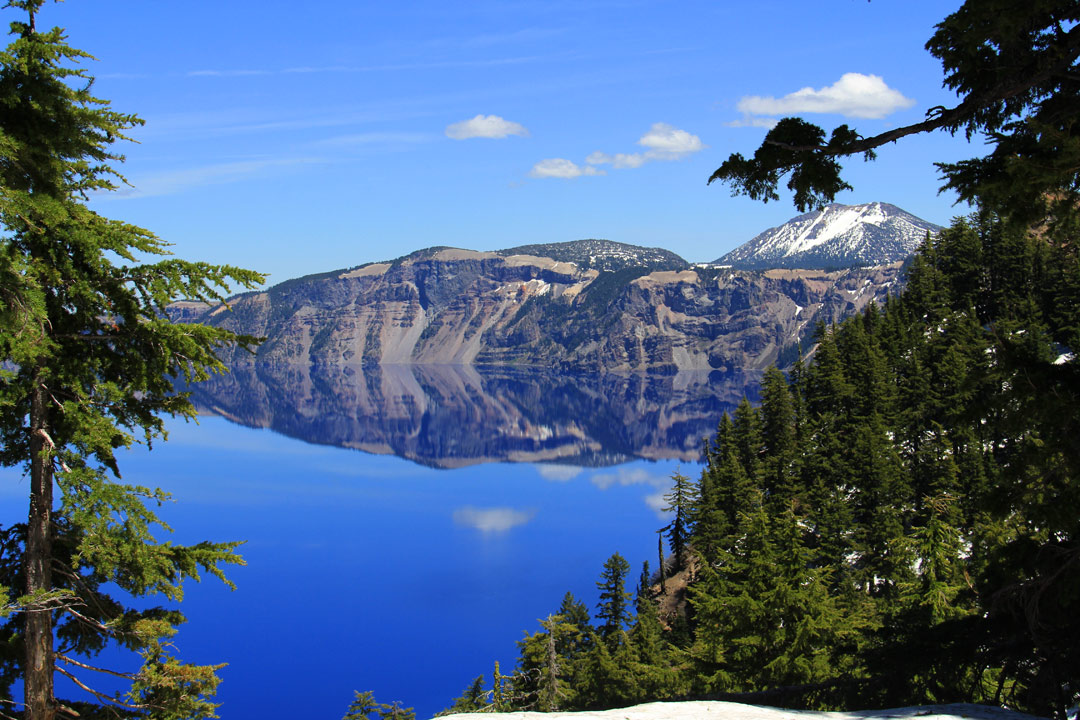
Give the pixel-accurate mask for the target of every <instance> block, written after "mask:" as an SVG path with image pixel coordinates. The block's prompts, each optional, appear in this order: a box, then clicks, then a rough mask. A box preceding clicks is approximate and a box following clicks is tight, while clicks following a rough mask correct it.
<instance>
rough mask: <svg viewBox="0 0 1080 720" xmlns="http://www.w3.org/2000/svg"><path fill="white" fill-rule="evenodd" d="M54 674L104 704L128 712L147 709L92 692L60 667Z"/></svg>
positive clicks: (144, 706) (91, 689)
mask: <svg viewBox="0 0 1080 720" xmlns="http://www.w3.org/2000/svg"><path fill="white" fill-rule="evenodd" d="M56 672H58V673H60V674H61V675H63V676H64V677H66V678H67V679H68V680H70V681H71V682H73V683H75V684H76V685H78V686H79V687H81V688H82V689H83V690H85V691H86V692H88V693H90V694H91V695H93V696H94V697H96V698H98V699H99V700H104V701H106V702H109V703H113V704H114V705H119V706H120V707H122V708H127V709H128V710H145V709H146V708H147V707H148V706H147V705H132V704H130V703H126V702H124V701H122V700H117V699H116V698H114V697H111V696H109V695H106V694H105V693H100V692H98V691H97V690H94V689H93V688H90V687H88V686H87V685H86V684H84V683H83V682H82V681H80V680H79V678H77V677H75V676H74V675H72V674H71V673H69V672H68V671H67V670H65V669H64V668H62V667H57V668H56Z"/></svg>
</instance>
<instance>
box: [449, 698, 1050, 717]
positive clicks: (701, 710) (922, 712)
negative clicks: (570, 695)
mask: <svg viewBox="0 0 1080 720" xmlns="http://www.w3.org/2000/svg"><path fill="white" fill-rule="evenodd" d="M445 717H447V718H453V719H454V720H500V719H501V720H864V719H869V718H875V719H876V718H880V719H882V720H885V719H891V718H918V719H919V720H961V719H968V720H1025V719H1030V718H1033V717H1034V716H1032V715H1025V714H1023V713H1018V712H1013V711H1012V710H1005V709H1002V708H995V707H990V706H989V705H970V704H954V705H923V706H919V707H907V708H895V709H891V710H866V711H857V712H815V711H810V710H783V709H780V708H770V707H760V706H757V705H743V704H740V703H732V702H714V701H695V702H670V703H665V702H654V703H647V704H645V705H635V706H633V707H628V708H619V709H616V710H596V711H587V712H556V713H541V712H513V713H461V714H458V715H447V716H445Z"/></svg>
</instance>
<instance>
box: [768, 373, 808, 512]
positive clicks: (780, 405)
mask: <svg viewBox="0 0 1080 720" xmlns="http://www.w3.org/2000/svg"><path fill="white" fill-rule="evenodd" d="M761 436H762V442H763V444H764V447H765V453H766V459H765V462H764V472H763V479H764V487H765V491H766V494H767V496H768V497H769V498H770V499H771V500H772V501H773V502H775V503H777V504H778V505H779V506H780V507H783V506H784V505H785V504H786V503H787V502H788V501H789V500H790V499H791V498H792V497H793V495H794V493H795V486H796V483H797V480H798V475H799V467H798V465H799V459H798V447H797V446H796V444H795V443H796V420H795V403H794V400H793V398H792V394H791V391H790V389H789V388H788V381H787V378H785V377H784V374H783V373H782V372H780V371H779V370H777V369H776V368H775V367H770V368H769V369H768V370H766V371H765V375H764V376H763V377H762V380H761Z"/></svg>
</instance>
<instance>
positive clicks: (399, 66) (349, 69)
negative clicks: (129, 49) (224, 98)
mask: <svg viewBox="0 0 1080 720" xmlns="http://www.w3.org/2000/svg"><path fill="white" fill-rule="evenodd" d="M575 57H579V54H578V53H569V52H564V53H554V54H548V55H515V56H510V57H494V58H481V59H473V60H433V61H426V62H405V63H386V64H381V65H300V66H295V67H288V68H278V69H270V68H260V69H256V68H218V69H213V68H205V69H200V70H190V71H188V72H187V73H184V74H185V75H186V76H187V77H223V78H225V77H253V76H259V75H290V74H313V73H320V74H330V73H374V72H399V71H404V70H442V69H454V68H486V67H500V66H505V65H525V64H530V63H537V62H551V61H559V60H568V59H573V58H575Z"/></svg>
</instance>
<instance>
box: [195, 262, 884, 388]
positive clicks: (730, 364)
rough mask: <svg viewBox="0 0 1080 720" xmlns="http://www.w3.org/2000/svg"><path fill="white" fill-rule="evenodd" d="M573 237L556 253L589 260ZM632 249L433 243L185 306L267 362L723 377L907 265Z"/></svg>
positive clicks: (862, 299) (788, 348) (771, 355)
mask: <svg viewBox="0 0 1080 720" xmlns="http://www.w3.org/2000/svg"><path fill="white" fill-rule="evenodd" d="M580 242H583V243H594V244H595V243H597V242H599V241H580ZM567 245H574V244H573V243H563V244H560V245H558V246H550V247H553V248H554V249H553V250H552V251H551V252H552V254H554V255H559V256H560V257H571V256H572V257H580V256H581V254H580V253H577V254H576V255H573V254H571V253H569V252H568V249H567V248H566V247H564V246H567ZM611 245H617V244H614V243H612V244H611ZM533 247H543V248H547V247H549V246H533ZM632 247H633V246H618V247H616V248H614V249H612V248H607V247H606V246H602V245H601V246H595V245H594V246H590V247H589V248H578V250H582V251H585V250H588V251H589V252H591V253H592V254H587V255H585V256H584V257H587V258H588V259H582V260H581V261H580V262H574V261H570V260H563V259H559V258H552V257H540V256H537V255H523V254H506V252H509V251H505V252H503V253H494V252H475V251H471V250H458V249H452V248H432V249H429V250H423V251H419V252H417V253H413V254H412V255H409V256H406V257H404V258H400V259H398V260H395V261H393V262H387V263H374V264H370V265H365V266H363V267H359V268H354V269H351V270H341V271H335V272H330V273H325V274H321V275H314V276H308V277H304V278H299V279H296V280H289V281H286V282H284V283H281V284H279V285H276V286H274V287H272V288H270V289H269V290H267V291H265V292H258V293H250V294H246V295H242V296H239V297H237V298H234V299H233V300H232V301H231V302H230V308H228V309H227V308H225V307H221V306H219V307H214V308H210V307H204V308H202V311H201V313H200V312H199V308H197V307H193V306H192V304H190V303H188V304H185V305H184V306H183V307H182V308H177V310H176V314H177V316H178V317H182V318H183V319H184V320H187V321H191V320H198V321H200V322H205V323H210V324H213V325H219V326H222V327H226V328H229V329H231V330H235V331H237V332H241V333H246V334H250V335H256V336H261V337H265V338H266V341H265V342H264V343H263V344H262V345H261V346H260V347H259V349H258V358H259V359H260V360H262V361H271V362H287V363H314V364H342V363H345V364H382V365H390V364H403V363H408V364H440V365H527V366H539V367H549V368H560V369H564V370H565V369H573V370H587V371H651V372H676V371H679V370H720V371H722V372H725V371H728V370H731V369H735V368H738V369H761V368H764V367H767V366H769V365H771V364H773V363H777V362H779V364H781V365H785V364H787V363H788V362H790V361H791V360H792V359H793V358H794V357H795V352H794V350H795V348H796V347H797V344H798V343H800V342H801V343H802V344H803V346H804V347H808V346H809V343H810V340H811V338H812V335H813V330H814V327H815V326H816V324H817V322H818V321H819V320H820V321H823V322H825V323H830V322H835V321H837V320H840V319H842V318H844V317H847V316H849V315H851V314H853V313H855V312H857V311H859V310H861V309H862V308H864V307H865V306H866V305H867V304H868V303H869V302H871V301H877V302H882V301H883V300H884V298H885V297H886V296H887V295H889V294H891V293H896V292H897V291H898V290H899V278H900V268H901V264H900V263H898V262H897V263H893V264H891V265H886V266H880V267H872V268H853V269H845V270H837V271H824V270H769V271H743V270H733V269H730V268H715V267H697V268H691V267H689V265H687V264H685V263H684V264H682V265H680V264H679V262H676V261H675V260H672V258H671V257H668V256H662V255H661V256H656V255H655V254H654V255H648V254H646V253H645V251H649V252H653V249H647V248H642V249H641V250H642V251H643V254H642V257H641V258H636V257H635V256H634V255H633V253H631V252H629V251H627V250H626V248H632ZM605 248H606V250H607V251H609V252H610V253H611V254H610V255H603V254H602V253H603V252H604V251H605ZM531 249H533V248H530V250H531ZM616 252H617V253H618V254H616ZM597 253H600V256H599V257H598V255H597ZM674 257H675V258H677V256H674ZM613 258H614V259H613ZM601 261H602V262H601ZM616 261H617V262H616ZM636 262H640V264H635V263H636ZM600 266H602V267H604V268H615V269H598V267H600ZM240 357H242V355H237V358H240Z"/></svg>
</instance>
